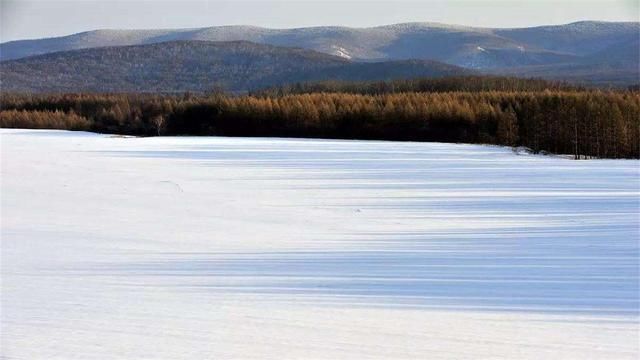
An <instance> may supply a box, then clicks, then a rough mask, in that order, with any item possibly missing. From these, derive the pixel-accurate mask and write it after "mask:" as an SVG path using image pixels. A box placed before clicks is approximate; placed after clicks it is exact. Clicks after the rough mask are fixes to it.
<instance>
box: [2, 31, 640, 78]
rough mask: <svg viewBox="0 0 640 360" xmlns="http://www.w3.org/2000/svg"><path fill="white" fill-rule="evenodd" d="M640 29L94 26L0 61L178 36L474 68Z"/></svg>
mask: <svg viewBox="0 0 640 360" xmlns="http://www.w3.org/2000/svg"><path fill="white" fill-rule="evenodd" d="M639 31H640V23H637V22H635V23H608V22H593V21H585V22H578V23H572V24H567V25H560V26H540V27H531V28H520V29H491V28H475V27H465V26H455V25H445V24H438V23H405V24H395V25H386V26H378V27H371V28H349V27H310V28H297V29H267V28H261V27H254V26H217V27H208V28H197V29H177V30H95V31H88V32H83V33H78V34H73V35H69V36H63V37H56V38H48V39H38V40H20V41H11V42H7V43H3V44H0V59H2V60H9V59H18V58H22V57H27V56H32V55H38V54H45V53H50V52H55V51H64V50H74V49H84V48H94V47H105V46H125V45H141V44H151V43H159V42H166V41H175V40H207V41H238V40H244V41H251V42H255V43H262V44H270V45H276V46H286V47H301V48H305V49H310V50H315V51H318V52H323V53H327V54H332V55H336V56H340V57H344V58H346V59H351V60H358V61H383V60H407V59H430V60H436V61H441V62H446V63H449V64H453V65H458V66H463V67H468V68H475V69H494V68H504V67H518V66H527V65H548V64H555V63H567V62H572V61H575V60H578V59H579V58H580V57H582V56H588V55H589V54H593V53H595V52H598V51H601V50H603V49H605V48H607V47H609V46H612V45H615V44H618V43H624V42H626V41H629V40H631V39H634V38H638V36H639Z"/></svg>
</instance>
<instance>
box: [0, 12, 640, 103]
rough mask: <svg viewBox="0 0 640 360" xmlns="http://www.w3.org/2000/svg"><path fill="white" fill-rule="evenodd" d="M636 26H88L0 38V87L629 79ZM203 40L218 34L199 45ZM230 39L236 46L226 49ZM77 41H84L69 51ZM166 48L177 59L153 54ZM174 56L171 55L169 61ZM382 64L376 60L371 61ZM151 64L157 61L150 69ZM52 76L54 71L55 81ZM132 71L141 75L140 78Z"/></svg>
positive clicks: (633, 79)
mask: <svg viewBox="0 0 640 360" xmlns="http://www.w3.org/2000/svg"><path fill="white" fill-rule="evenodd" d="M639 37H640V23H638V22H617V23H616V22H591V21H585V22H577V23H572V24H567V25H558V26H540V27H531V28H520V29H490V28H474V27H464V26H452V25H444V24H435V23H406V24H396V25H388V26H379V27H372V28H348V27H311V28H299V29H266V28H260V27H252V26H220V27H209V28H199V29H179V30H96V31H89V32H83V33H79V34H74V35H69V36H63V37H57V38H48V39H39V40H20V41H11V42H7V43H2V44H0V59H2V60H3V62H1V63H0V71H1V74H2V86H3V88H5V89H6V88H8V89H16V90H19V89H23V90H33V91H36V90H40V91H44V90H45V88H46V90H47V91H54V90H63V89H64V90H68V89H70V87H73V86H76V85H77V84H78V83H82V84H83V86H82V88H83V89H84V88H95V89H114V90H118V89H121V90H125V89H126V90H129V89H134V88H138V87H143V86H149V85H153V84H155V85H156V86H153V87H151V88H147V89H146V90H149V91H154V89H166V88H172V89H174V90H175V91H180V90H183V89H184V88H185V86H186V84H191V85H188V86H186V87H190V88H193V89H192V90H200V89H202V88H203V87H209V86H211V84H212V83H216V84H219V85H224V86H225V87H227V88H229V89H234V90H239V89H248V88H255V87H257V86H262V85H265V84H266V85H274V84H279V83H282V82H295V81H299V80H304V79H310V80H313V79H316V78H317V79H326V78H334V77H337V78H341V79H350V78H352V77H353V78H356V79H358V80H374V79H378V78H384V79H387V78H398V77H410V76H445V75H447V74H450V73H451V72H452V71H458V72H459V73H461V74H464V73H469V72H470V71H472V70H476V71H481V72H490V73H495V74H510V75H515V76H535V77H543V78H553V79H564V80H569V81H574V82H583V83H596V84H602V85H607V84H613V85H627V84H634V83H638V81H639V79H638V77H639V76H640V73H639V67H640V65H639V62H640V61H639V58H640V54H639V50H638V39H639ZM207 41H208V42H216V43H214V44H215V45H211V46H208V45H207V43H206V42H207ZM238 41H245V42H238ZM247 41H248V42H252V43H255V44H254V45H249V43H248V42H247ZM223 42H230V43H229V44H230V45H223ZM154 44H158V45H157V46H152V45H154ZM160 44H163V45H160ZM187 44H188V45H187ZM256 44H261V45H262V46H260V45H256ZM165 47H166V49H163V48H165ZM197 48H201V49H197ZM234 48H236V49H238V48H242V49H243V51H241V52H240V53H237V54H235V55H234V56H235V57H232V58H230V57H229V51H231V49H234ZM285 48H290V49H288V50H287V49H285ZM291 48H298V49H291ZM79 49H92V50H82V51H71V50H79ZM180 49H182V50H185V51H187V52H186V53H185V54H180V51H182V50H180ZM302 49H305V50H306V51H305V50H302ZM262 52H264V53H262ZM51 53H54V54H51ZM41 54H46V55H41ZM289 54H294V55H295V56H293V57H292V58H288V56H289ZM34 55H41V56H36V57H34ZM323 55H324V56H323ZM166 56H170V57H175V59H163V57H166ZM82 57H87V58H86V59H83V58H82ZM210 57H211V58H210ZM145 58H146V59H145ZM7 60H12V61H7ZM231 60H233V61H235V62H237V63H231V62H230V61H231ZM407 60H411V61H408V62H407ZM425 60H429V61H426V62H425ZM127 61H135V62H134V63H127ZM173 63H181V67H178V68H177V69H173V68H172V66H171V65H172V64H173ZM366 63H373V64H369V65H365V64H366ZM443 63H446V64H449V65H451V66H449V67H447V66H446V65H444V64H443ZM71 64H74V66H73V67H70V66H71ZM136 64H137V65H136ZM115 67H124V68H115ZM278 67H280V68H279V69H278ZM72 68H73V69H74V71H73V72H68V71H70V70H71V69H72ZM382 68H384V69H385V70H384V71H385V72H382V73H380V72H379V71H381V69H382ZM463 68H464V69H467V70H463ZM154 69H163V71H165V73H164V74H153V71H154ZM172 69H173V70H172ZM232 69H233V70H232ZM125 70H126V74H125ZM243 71H246V72H254V71H258V72H261V74H250V73H243ZM190 72H192V73H190ZM35 74H40V75H35ZM425 74H429V75H425ZM56 79H58V80H62V81H64V83H63V84H55V81H58V80H56ZM141 79H150V80H149V81H145V82H138V81H139V80H141ZM172 81H173V83H172ZM190 81H202V83H190ZM205 81H206V82H205ZM94 82H95V84H94ZM67 85H68V86H70V87H67ZM125 85H126V86H125ZM132 91H133V90H132Z"/></svg>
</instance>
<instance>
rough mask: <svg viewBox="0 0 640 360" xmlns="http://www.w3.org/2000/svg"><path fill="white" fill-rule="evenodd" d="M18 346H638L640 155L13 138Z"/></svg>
mask: <svg viewBox="0 0 640 360" xmlns="http://www.w3.org/2000/svg"><path fill="white" fill-rule="evenodd" d="M0 134H1V135H2V136H1V138H0V142H1V153H2V156H1V160H2V168H1V169H2V173H1V179H2V183H1V190H2V192H1V205H2V207H1V210H2V213H1V219H2V273H1V275H2V299H1V301H2V338H1V340H2V343H1V347H0V348H1V349H2V350H1V353H0V355H1V357H3V358H6V359H55V358H59V359H73V358H77V359H105V358H154V359H155V358H163V359H176V358H185V359H193V358H243V359H244V358H283V357H286V358H349V359H364V358H421V359H422V358H430V359H440V358H442V359H451V358H456V359H477V358H510V359H511V358H519V359H545V358H563V359H635V358H637V357H638V355H639V353H640V349H639V348H638V346H639V345H638V342H637V338H638V335H639V331H640V329H639V325H638V304H639V299H638V290H639V288H638V271H639V270H638V251H639V245H638V240H639V238H638V226H639V214H640V211H639V209H638V201H639V198H640V191H639V184H638V179H639V175H640V170H639V167H638V165H639V163H638V161H617V160H615V161H613V160H602V161H596V160H594V161H571V160H566V159H563V158H559V157H542V156H531V155H516V154H514V153H513V152H512V151H511V150H510V149H506V148H500V147H489V146H474V145H455V144H439V143H397V142H370V141H369V142H368V141H336V140H331V141H328V140H293V139H265V138H262V139H259V138H256V139H247V138H205V137H201V138H191V137H181V138H169V137H166V138H124V137H111V136H107V135H96V134H88V133H72V132H63V131H32V130H6V129H3V130H2V131H1V133H0Z"/></svg>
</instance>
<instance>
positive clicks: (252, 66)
mask: <svg viewBox="0 0 640 360" xmlns="http://www.w3.org/2000/svg"><path fill="white" fill-rule="evenodd" d="M473 73H474V72H473V71H470V70H466V69H463V68H460V67H457V66H454V65H448V64H444V63H439V62H436V61H432V60H397V61H387V62H368V63H363V62H353V61H350V60H347V59H344V58H342V57H339V56H334V55H329V54H325V53H321V52H317V51H313V50H308V49H303V48H289V47H279V46H273V45H266V44H258V43H252V42H248V41H230V42H213V41H201V40H189V41H184V40H180V41H171V42H164V43H152V44H144V45H131V46H115V47H101V48H91V49H78V50H70V51H61V52H54V53H49V54H43V55H37V56H31V57H27V58H23V59H17V60H8V61H4V62H2V63H0V79H1V80H0V81H1V83H0V85H2V89H3V90H4V91H15V92H78V91H88V92H186V91H196V92H202V91H209V90H213V89H224V90H227V91H231V92H242V91H247V90H254V89H258V88H262V87H270V86H277V85H283V84H287V83H292V82H306V81H322V80H329V79H337V80H346V81H350V80H357V81H361V80H392V79H402V78H411V77H441V76H452V75H464V74H473Z"/></svg>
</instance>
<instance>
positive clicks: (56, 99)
mask: <svg viewBox="0 0 640 360" xmlns="http://www.w3.org/2000/svg"><path fill="white" fill-rule="evenodd" d="M1 104H2V111H0V126H2V127H26V128H57V129H72V130H79V129H84V130H91V131H96V132H104V133H119V134H130V135H143V136H156V135H224V136H282V137H319V138H341V139H384V140H412V141H441V142H462V143H484V144H500V145H507V146H525V147H527V148H530V149H531V150H532V151H533V152H536V153H538V152H549V153H556V154H572V155H573V156H574V157H575V158H586V157H599V158H640V93H639V92H635V91H599V90H595V91H593V90H590V91H583V90H579V89H564V88H557V89H551V90H550V89H546V90H542V91H493V90H492V91H454V92H416V91H411V92H382V93H376V94H368V93H364V94H361V93H351V92H312V93H299V94H298V93H295V94H285V93H282V94H279V95H276V94H268V95H267V94H260V95H258V94H254V95H246V96H228V95H225V94H222V93H214V94H209V95H198V96H195V95H190V94H184V95H181V96H169V95H141V94H129V95H127V94H67V95H17V94H3V95H2V98H1Z"/></svg>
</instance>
